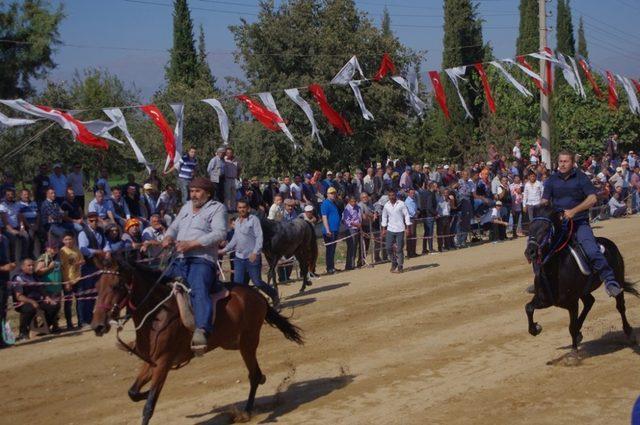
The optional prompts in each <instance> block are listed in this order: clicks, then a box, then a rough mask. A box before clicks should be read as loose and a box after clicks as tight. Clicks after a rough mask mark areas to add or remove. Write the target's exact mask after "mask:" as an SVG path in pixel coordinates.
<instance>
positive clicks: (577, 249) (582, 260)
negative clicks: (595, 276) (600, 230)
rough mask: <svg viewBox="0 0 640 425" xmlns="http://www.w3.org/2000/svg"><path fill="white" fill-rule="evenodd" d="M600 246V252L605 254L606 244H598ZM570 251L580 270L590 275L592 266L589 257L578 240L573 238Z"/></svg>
mask: <svg viewBox="0 0 640 425" xmlns="http://www.w3.org/2000/svg"><path fill="white" fill-rule="evenodd" d="M598 246H599V247H600V252H602V253H603V254H604V251H605V249H604V245H602V244H598ZM569 252H571V256H573V259H574V260H575V261H576V264H577V265H578V268H579V269H580V272H581V273H582V274H583V275H585V276H589V275H590V274H591V272H592V270H591V266H589V258H588V257H587V254H585V253H584V250H583V249H582V246H581V245H580V244H579V243H578V242H577V241H576V240H572V241H571V243H570V244H569Z"/></svg>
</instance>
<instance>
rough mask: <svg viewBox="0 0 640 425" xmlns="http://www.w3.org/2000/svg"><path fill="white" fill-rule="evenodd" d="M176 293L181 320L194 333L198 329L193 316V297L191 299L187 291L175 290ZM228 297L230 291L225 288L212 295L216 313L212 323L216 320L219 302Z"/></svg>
mask: <svg viewBox="0 0 640 425" xmlns="http://www.w3.org/2000/svg"><path fill="white" fill-rule="evenodd" d="M174 291H175V295H176V301H177V304H178V311H179V313H180V320H181V321H182V324H183V325H184V327H185V328H187V329H189V330H190V331H194V330H195V329H196V321H195V319H194V316H193V308H192V307H191V297H189V296H188V294H187V293H186V292H185V291H182V290H176V289H174ZM228 296H229V290H228V289H226V288H224V289H223V290H222V291H218V292H214V293H213V294H211V302H212V303H213V312H214V313H213V317H212V318H211V321H212V322H213V321H215V320H216V314H215V311H216V304H217V303H218V302H219V301H222V300H224V299H225V298H227V297H228Z"/></svg>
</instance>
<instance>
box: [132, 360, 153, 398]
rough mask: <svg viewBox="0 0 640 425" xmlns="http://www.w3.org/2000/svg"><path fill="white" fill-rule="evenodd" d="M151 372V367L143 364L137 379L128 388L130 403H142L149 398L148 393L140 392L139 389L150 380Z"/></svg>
mask: <svg viewBox="0 0 640 425" xmlns="http://www.w3.org/2000/svg"><path fill="white" fill-rule="evenodd" d="M152 371H153V367H152V366H151V365H150V364H149V363H145V364H143V365H142V368H140V372H139V373H138V377H137V378H136V380H135V381H134V382H133V385H131V388H129V392H128V394H129V398H130V399H131V401H136V402H137V401H142V400H146V399H147V397H148V396H149V391H145V392H143V393H141V392H140V389H141V388H142V387H144V386H145V384H146V383H147V382H149V381H150V380H151V373H152Z"/></svg>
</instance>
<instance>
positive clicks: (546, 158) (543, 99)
mask: <svg viewBox="0 0 640 425" xmlns="http://www.w3.org/2000/svg"><path fill="white" fill-rule="evenodd" d="M538 15H539V16H538V17H539V27H540V52H544V51H545V49H546V48H547V0H538ZM540 76H541V77H542V81H543V82H542V84H543V86H544V85H545V84H546V83H547V81H548V78H547V66H546V61H545V60H540ZM547 93H548V94H546V93H542V92H540V139H541V142H542V162H544V163H545V164H546V166H547V168H551V128H550V127H549V116H550V112H551V107H550V105H549V94H550V93H551V87H548V88H547Z"/></svg>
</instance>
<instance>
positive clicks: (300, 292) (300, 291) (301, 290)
mask: <svg viewBox="0 0 640 425" xmlns="http://www.w3.org/2000/svg"><path fill="white" fill-rule="evenodd" d="M304 290H305V287H304V286H303V287H302V288H300V290H299V291H298V293H299V294H302V293H303V292H304Z"/></svg>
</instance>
